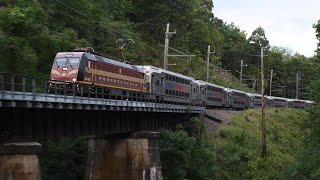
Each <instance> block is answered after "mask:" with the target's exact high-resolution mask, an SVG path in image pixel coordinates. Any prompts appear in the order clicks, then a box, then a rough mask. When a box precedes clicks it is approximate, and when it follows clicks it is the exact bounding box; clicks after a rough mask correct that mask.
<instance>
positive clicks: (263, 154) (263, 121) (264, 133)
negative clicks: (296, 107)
mask: <svg viewBox="0 0 320 180" xmlns="http://www.w3.org/2000/svg"><path fill="white" fill-rule="evenodd" d="M263 68H264V67H263V47H261V101H262V103H261V106H262V107H261V114H262V152H261V156H262V158H263V160H266V159H267V141H266V114H265V106H266V104H265V98H264V73H263Z"/></svg>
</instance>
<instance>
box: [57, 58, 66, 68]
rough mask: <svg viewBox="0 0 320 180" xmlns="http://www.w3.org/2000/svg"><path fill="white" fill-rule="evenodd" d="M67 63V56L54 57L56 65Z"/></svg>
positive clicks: (60, 65)
mask: <svg viewBox="0 0 320 180" xmlns="http://www.w3.org/2000/svg"><path fill="white" fill-rule="evenodd" d="M66 64H67V58H57V59H56V65H57V66H58V67H62V66H65V65H66Z"/></svg>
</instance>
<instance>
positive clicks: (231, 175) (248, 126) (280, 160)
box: [215, 109, 307, 179]
mask: <svg viewBox="0 0 320 180" xmlns="http://www.w3.org/2000/svg"><path fill="white" fill-rule="evenodd" d="M266 117H267V120H266V122H267V125H266V127H267V160H266V161H264V160H263V159H262V158H261V156H260V152H261V123H260V121H261V115H260V112H259V111H257V110H248V111H245V112H242V113H241V115H240V116H237V117H236V118H235V119H234V120H233V121H232V123H231V125H230V126H228V127H227V128H224V129H222V130H221V131H220V133H219V136H218V137H217V139H216V141H215V142H216V143H217V144H218V145H217V149H218V162H219V163H220V164H221V166H222V167H224V168H222V169H221V171H220V172H219V173H220V174H219V176H220V178H222V179H235V178H237V179H274V178H275V179H280V178H281V173H282V172H283V170H284V169H285V167H286V166H287V165H289V164H292V163H294V162H295V155H296V154H297V152H299V150H301V149H302V148H303V137H304V131H300V127H301V125H302V124H303V122H304V121H305V119H306V117H307V113H306V112H304V111H299V110H293V109H276V110H275V109H268V110H267V114H266Z"/></svg>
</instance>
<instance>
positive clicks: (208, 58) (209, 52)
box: [207, 45, 214, 82]
mask: <svg viewBox="0 0 320 180" xmlns="http://www.w3.org/2000/svg"><path fill="white" fill-rule="evenodd" d="M213 53H214V51H212V52H211V51H210V45H208V51H207V82H209V63H210V62H209V61H210V54H213Z"/></svg>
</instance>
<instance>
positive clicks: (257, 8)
mask: <svg viewBox="0 0 320 180" xmlns="http://www.w3.org/2000/svg"><path fill="white" fill-rule="evenodd" d="M213 4H214V8H213V13H214V14H215V16H216V17H218V18H219V19H222V20H223V21H224V22H227V23H231V22H233V23H234V24H235V25H236V26H238V27H239V28H240V29H241V30H243V31H245V32H246V33H247V38H248V37H250V35H251V33H252V32H253V31H254V30H255V29H256V28H257V27H258V26H261V27H262V28H263V29H264V30H265V34H266V37H267V39H268V40H269V43H270V45H272V46H281V47H285V48H287V49H291V50H292V51H293V53H295V52H298V53H299V54H302V55H305V56H307V57H311V56H313V55H314V50H315V49H316V48H317V39H316V36H315V35H316V34H315V29H314V28H313V27H312V25H313V24H315V23H317V21H318V20H320V1H319V0H304V1H303V0H213Z"/></svg>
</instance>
